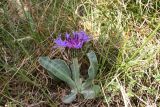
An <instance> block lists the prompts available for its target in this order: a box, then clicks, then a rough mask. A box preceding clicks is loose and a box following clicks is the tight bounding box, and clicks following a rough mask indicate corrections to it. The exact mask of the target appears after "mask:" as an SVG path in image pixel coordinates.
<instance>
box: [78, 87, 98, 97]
mask: <svg viewBox="0 0 160 107" xmlns="http://www.w3.org/2000/svg"><path fill="white" fill-rule="evenodd" d="M99 92H100V87H99V86H98V85H93V86H92V87H90V88H87V89H84V90H83V91H81V94H83V96H84V98H85V99H93V98H95V97H97V95H98V93H99Z"/></svg>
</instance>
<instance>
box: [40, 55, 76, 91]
mask: <svg viewBox="0 0 160 107" xmlns="http://www.w3.org/2000/svg"><path fill="white" fill-rule="evenodd" d="M39 63H40V64H41V65H42V66H43V67H44V68H45V69H47V70H48V72H49V74H52V75H55V76H56V77H58V78H59V79H61V80H63V81H64V82H66V83H67V84H68V85H69V86H70V87H71V88H72V89H74V88H75V83H74V81H73V80H72V79H71V71H70V69H69V67H68V66H67V64H66V63H65V61H63V60H60V59H54V60H50V59H49V58H48V57H40V58H39Z"/></svg>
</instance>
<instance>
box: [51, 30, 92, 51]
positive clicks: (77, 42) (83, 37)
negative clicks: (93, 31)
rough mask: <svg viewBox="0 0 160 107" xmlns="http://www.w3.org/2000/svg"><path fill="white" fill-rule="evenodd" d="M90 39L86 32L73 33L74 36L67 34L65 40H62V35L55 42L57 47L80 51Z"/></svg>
mask: <svg viewBox="0 0 160 107" xmlns="http://www.w3.org/2000/svg"><path fill="white" fill-rule="evenodd" d="M89 40H90V38H89V37H88V35H87V34H86V33H85V32H84V31H80V32H73V36H71V35H70V34H68V33H66V34H65V40H62V38H61V35H59V37H58V38H57V39H55V40H54V43H56V46H55V47H68V48H75V49H80V48H82V46H83V44H84V43H85V42H88V41H89Z"/></svg>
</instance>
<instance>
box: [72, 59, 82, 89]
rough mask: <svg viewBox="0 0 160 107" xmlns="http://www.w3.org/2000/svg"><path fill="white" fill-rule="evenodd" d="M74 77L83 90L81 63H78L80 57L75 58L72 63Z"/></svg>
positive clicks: (78, 87) (78, 86) (79, 87)
mask: <svg viewBox="0 0 160 107" xmlns="http://www.w3.org/2000/svg"><path fill="white" fill-rule="evenodd" d="M71 70H72V78H73V80H74V82H75V83H76V86H77V89H78V91H80V90H81V80H80V65H79V64H78V59H77V58H73V64H72V65H71Z"/></svg>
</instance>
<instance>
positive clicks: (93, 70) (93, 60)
mask: <svg viewBox="0 0 160 107" xmlns="http://www.w3.org/2000/svg"><path fill="white" fill-rule="evenodd" d="M87 56H88V59H89V62H90V66H89V69H88V76H89V77H88V79H87V80H86V81H85V82H84V83H83V88H87V87H89V86H90V85H91V84H92V81H93V79H94V78H95V76H96V74H97V71H98V61H97V57H96V54H95V53H94V52H93V51H91V52H90V53H87Z"/></svg>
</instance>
